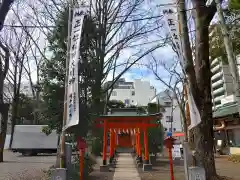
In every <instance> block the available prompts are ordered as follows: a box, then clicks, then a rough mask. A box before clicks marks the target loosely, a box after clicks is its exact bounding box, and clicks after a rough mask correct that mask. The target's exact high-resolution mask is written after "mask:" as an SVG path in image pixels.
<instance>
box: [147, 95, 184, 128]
mask: <svg viewBox="0 0 240 180" xmlns="http://www.w3.org/2000/svg"><path fill="white" fill-rule="evenodd" d="M157 101H158V102H159V104H161V105H162V106H165V107H164V110H165V111H164V112H162V115H163V117H162V119H161V122H162V125H163V127H164V128H166V130H165V131H166V132H169V131H170V128H171V122H167V121H168V119H169V117H170V118H171V116H172V119H173V122H172V128H173V129H172V130H173V132H182V131H183V126H182V120H181V111H180V108H179V106H178V103H177V100H176V99H174V98H173V99H172V98H170V97H169V93H166V92H160V93H159V94H158V95H157V96H156V98H154V99H153V100H152V101H151V102H152V103H157ZM167 102H168V103H171V104H170V106H169V107H166V103H167ZM172 109H173V112H172Z"/></svg>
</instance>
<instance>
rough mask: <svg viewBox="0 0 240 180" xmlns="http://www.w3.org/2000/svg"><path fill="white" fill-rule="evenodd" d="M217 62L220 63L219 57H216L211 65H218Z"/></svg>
mask: <svg viewBox="0 0 240 180" xmlns="http://www.w3.org/2000/svg"><path fill="white" fill-rule="evenodd" d="M216 64H219V59H218V58H215V59H214V60H213V61H212V63H211V67H214V66H216Z"/></svg>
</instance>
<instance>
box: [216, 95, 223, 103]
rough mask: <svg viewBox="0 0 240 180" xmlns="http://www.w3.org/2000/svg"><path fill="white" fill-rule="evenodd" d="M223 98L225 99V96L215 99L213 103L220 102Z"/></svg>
mask: <svg viewBox="0 0 240 180" xmlns="http://www.w3.org/2000/svg"><path fill="white" fill-rule="evenodd" d="M224 97H225V95H222V96H218V97H215V98H214V102H215V103H216V101H221V99H223V98H224Z"/></svg>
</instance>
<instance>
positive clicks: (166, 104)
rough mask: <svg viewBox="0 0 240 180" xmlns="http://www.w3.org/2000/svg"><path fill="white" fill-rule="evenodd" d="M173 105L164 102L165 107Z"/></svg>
mask: <svg viewBox="0 0 240 180" xmlns="http://www.w3.org/2000/svg"><path fill="white" fill-rule="evenodd" d="M171 104H172V103H171V102H164V105H165V106H171Z"/></svg>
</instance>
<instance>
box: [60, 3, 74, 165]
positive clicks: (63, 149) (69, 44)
mask: <svg viewBox="0 0 240 180" xmlns="http://www.w3.org/2000/svg"><path fill="white" fill-rule="evenodd" d="M72 5H73V0H69V3H68V37H67V58H66V72H65V73H66V74H65V91H64V109H63V126H62V134H61V156H60V168H64V167H65V162H64V157H65V128H64V127H65V125H66V120H67V95H68V71H69V69H68V65H69V60H70V46H71V26H72V23H71V22H72V21H71V16H72Z"/></svg>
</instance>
